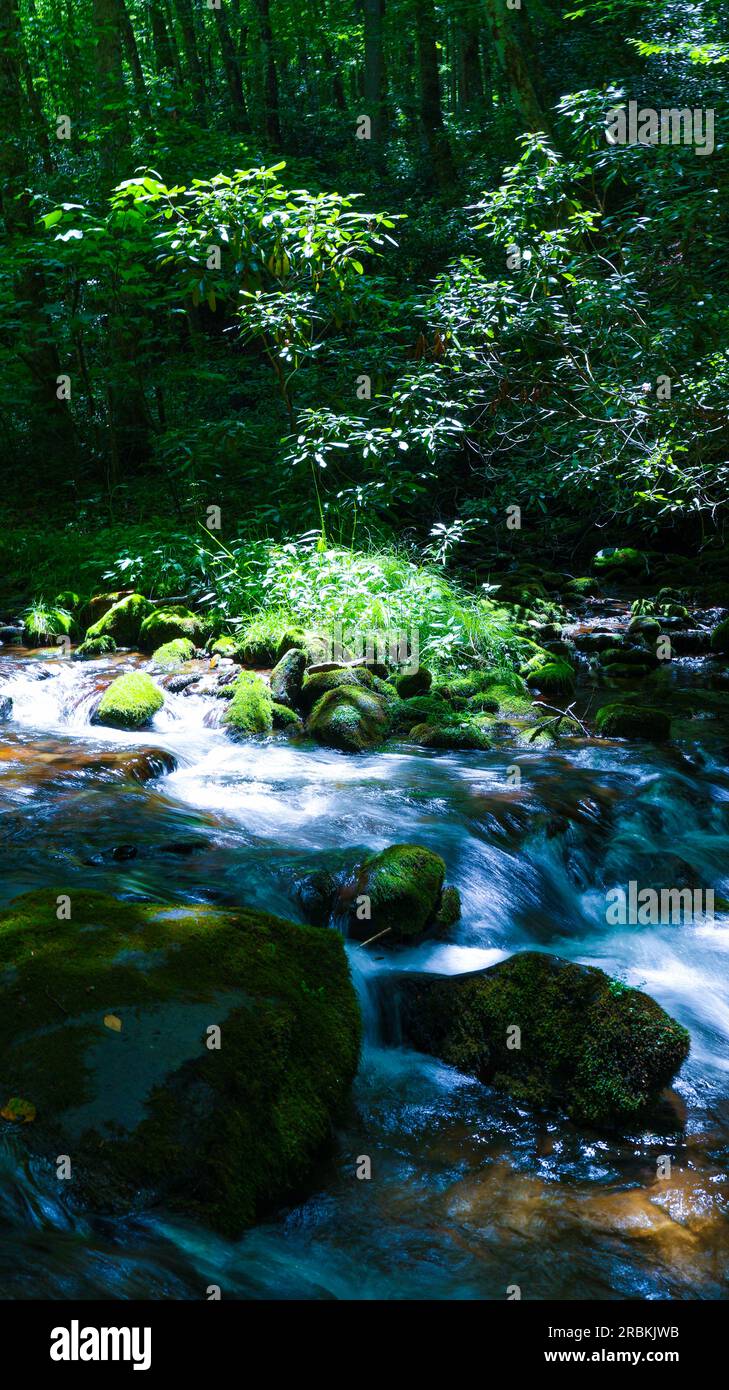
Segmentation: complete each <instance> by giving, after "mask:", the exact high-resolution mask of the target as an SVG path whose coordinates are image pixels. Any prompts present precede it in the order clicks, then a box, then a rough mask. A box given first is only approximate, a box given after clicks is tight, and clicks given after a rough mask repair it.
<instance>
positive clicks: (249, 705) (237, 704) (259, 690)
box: [223, 671, 273, 738]
mask: <svg viewBox="0 0 729 1390" xmlns="http://www.w3.org/2000/svg"><path fill="white" fill-rule="evenodd" d="M223 724H224V726H225V729H226V732H227V733H228V734H229V735H230V737H231V738H247V737H248V736H249V735H250V734H268V733H270V732H271V729H272V728H273V700H272V698H271V692H270V690H269V689H268V686H267V685H265V683H264V682H263V681H262V680H261V677H260V676H257V675H255V674H254V672H253V671H241V673H240V675H239V676H238V679H237V680H236V681H235V684H234V685H233V694H232V697H231V699H230V704H229V705H228V708H227V709H226V711H225V714H224V715H223Z"/></svg>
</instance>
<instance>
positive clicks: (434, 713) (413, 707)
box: [385, 682, 453, 733]
mask: <svg viewBox="0 0 729 1390" xmlns="http://www.w3.org/2000/svg"><path fill="white" fill-rule="evenodd" d="M385 683H386V684H387V682H385ZM390 689H391V690H392V686H390ZM390 713H391V716H392V720H393V724H394V726H395V727H396V728H397V729H398V730H399V731H400V732H401V733H409V732H410V730H411V729H412V728H413V726H414V725H415V724H448V723H452V722H453V708H452V706H451V705H450V704H449V703H448V702H447V701H446V700H444V699H443V697H442V696H441V695H439V694H432V695H415V696H413V698H412V699H411V700H399V699H398V698H397V696H395V699H394V701H392V702H391V705H390Z"/></svg>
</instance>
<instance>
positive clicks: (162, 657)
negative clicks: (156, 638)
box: [152, 637, 195, 671]
mask: <svg viewBox="0 0 729 1390" xmlns="http://www.w3.org/2000/svg"><path fill="white" fill-rule="evenodd" d="M194 655H195V648H194V646H193V644H192V642H191V641H190V638H189V637H174V638H173V639H172V641H171V642H165V643H164V644H163V645H162V646H161V647H158V648H157V650H156V651H155V652H153V653H152V660H153V662H154V664H155V666H161V667H162V668H163V670H165V671H175V670H177V668H178V666H184V664H185V662H186V661H192V658H193V657H194Z"/></svg>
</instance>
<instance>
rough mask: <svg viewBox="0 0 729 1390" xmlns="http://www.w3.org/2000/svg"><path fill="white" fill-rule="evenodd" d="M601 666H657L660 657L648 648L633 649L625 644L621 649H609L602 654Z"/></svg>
mask: <svg viewBox="0 0 729 1390" xmlns="http://www.w3.org/2000/svg"><path fill="white" fill-rule="evenodd" d="M600 665H601V666H606V667H607V666H657V665H658V657H657V656H656V654H655V652H653V651H651V650H650V649H649V648H648V647H633V646H629V645H628V644H627V643H625V642H624V643H623V644H622V645H621V646H620V647H608V649H607V651H604V652H601V653H600Z"/></svg>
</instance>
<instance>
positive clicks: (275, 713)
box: [271, 700, 304, 732]
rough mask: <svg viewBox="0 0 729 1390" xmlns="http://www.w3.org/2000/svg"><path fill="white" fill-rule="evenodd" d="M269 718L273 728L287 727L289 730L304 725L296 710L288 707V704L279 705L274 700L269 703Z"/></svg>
mask: <svg viewBox="0 0 729 1390" xmlns="http://www.w3.org/2000/svg"><path fill="white" fill-rule="evenodd" d="M271 718H272V720H273V727H274V729H288V730H289V731H290V732H291V731H293V730H294V729H303V727H304V721H303V719H302V718H301V715H300V714H297V713H296V710H294V709H290V708H289V706H288V705H279V704H277V703H276V701H275V700H274V701H273V704H272V705H271Z"/></svg>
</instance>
